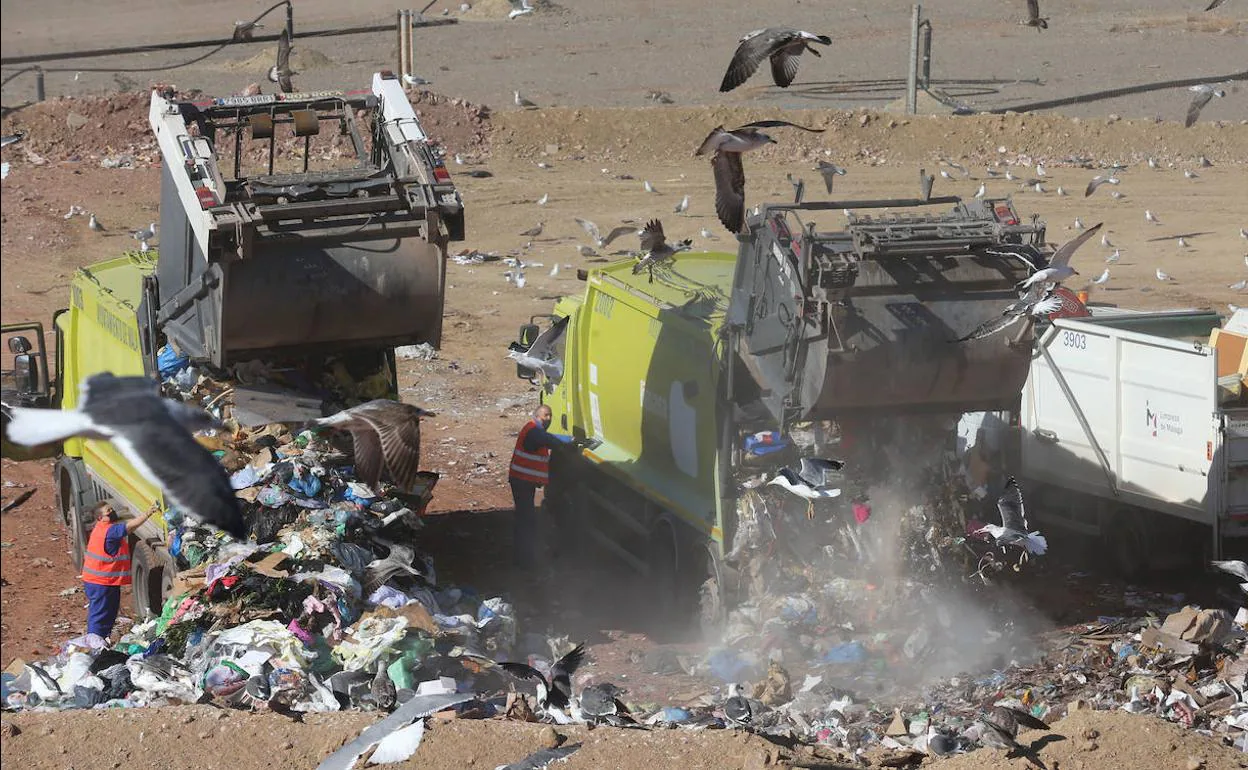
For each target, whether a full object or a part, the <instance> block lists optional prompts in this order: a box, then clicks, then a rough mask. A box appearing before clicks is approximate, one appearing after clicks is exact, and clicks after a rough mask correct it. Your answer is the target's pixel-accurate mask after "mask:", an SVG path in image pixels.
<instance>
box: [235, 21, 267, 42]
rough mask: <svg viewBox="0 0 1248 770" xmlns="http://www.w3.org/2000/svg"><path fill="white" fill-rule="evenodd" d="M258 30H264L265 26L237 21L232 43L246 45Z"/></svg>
mask: <svg viewBox="0 0 1248 770" xmlns="http://www.w3.org/2000/svg"><path fill="white" fill-rule="evenodd" d="M257 29H264V25H263V24H261V23H259V22H255V21H236V22H234V34H233V36H232V37H231V38H230V42H231V43H246V42H248V41H249V40H251V38H252V36H253V35H255V33H256V30H257Z"/></svg>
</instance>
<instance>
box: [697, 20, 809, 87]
mask: <svg viewBox="0 0 1248 770" xmlns="http://www.w3.org/2000/svg"><path fill="white" fill-rule="evenodd" d="M738 42H739V44H738V45H737V51H736V53H735V54H733V56H732V62H731V63H730V64H729V65H728V71H727V72H725V73H724V80H723V82H722V83H720V84H719V90H720V92H727V91H731V90H732V89H734V88H736V87H737V86H739V85H741V84H742V83H744V82H745V81H746V80H749V79H750V77H751V76H752V75H753V74H754V73H755V72H757V71H758V65H760V64H762V62H763V59H769V60H770V61H771V78H772V80H774V81H775V83H776V85H778V86H780V87H781V88H788V87H789V85H790V84H792V83H793V78H795V77H797V65H798V62H799V57H800V56H801V55H802V54H803V53H805V52H806V51H809V52H810V53H812V54H814V55H815V56H820V53H819V51H817V50H816V49H815V48H814V47H813V46H812V45H811V44H812V43H819V44H820V45H832V38H830V37H828V36H827V35H816V34H813V33H811V32H803V31H802V30H800V29H793V28H792V27H768V28H766V29H759V30H755V31H753V32H750V33H749V34H747V35H746V36H744V37H742V38H741V40H740V41H738Z"/></svg>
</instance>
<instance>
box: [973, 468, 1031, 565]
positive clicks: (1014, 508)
mask: <svg viewBox="0 0 1248 770" xmlns="http://www.w3.org/2000/svg"><path fill="white" fill-rule="evenodd" d="M997 510H998V511H1000V513H1001V524H999V525H998V524H985V525H984V526H982V527H980V528H979V529H977V530H975V534H977V535H982V534H986V535H989V536H991V537H992V540H993V543H994V544H996V545H998V546H1006V545H1016V546H1018V547H1019V548H1022V549H1023V551H1024V553H1026V554H1034V555H1036V556H1043V555H1044V552H1045V551H1047V550H1048V548H1049V545H1048V542H1047V541H1046V540H1045V539H1044V536H1042V535H1041V534H1040V533H1039V532H1028V531H1027V515H1026V511H1025V510H1024V506H1023V491H1022V490H1021V489H1019V486H1018V481H1017V480H1015V478H1014V477H1013V476H1010V477H1009V479H1007V480H1006V482H1005V491H1004V492H1002V493H1001V496H1000V497H998V498H997Z"/></svg>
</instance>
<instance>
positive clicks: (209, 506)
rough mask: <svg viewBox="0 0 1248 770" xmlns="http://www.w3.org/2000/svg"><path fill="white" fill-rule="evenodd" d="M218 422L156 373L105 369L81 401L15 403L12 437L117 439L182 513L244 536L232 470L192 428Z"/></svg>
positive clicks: (30, 441)
mask: <svg viewBox="0 0 1248 770" xmlns="http://www.w3.org/2000/svg"><path fill="white" fill-rule="evenodd" d="M217 427H220V426H219V425H218V424H217V422H216V421H215V420H214V419H213V418H212V417H211V416H210V415H209V414H208V413H207V412H205V411H204V410H202V409H197V408H195V407H193V406H190V405H187V404H183V403H182V402H181V401H175V400H173V399H167V398H161V396H160V385H159V383H157V382H156V381H155V380H153V379H149V378H147V377H117V376H115V375H113V374H111V373H109V372H102V373H100V374H93V375H91V376H90V377H88V378H87V379H86V380H84V381H83V383H82V385H81V388H80V391H79V406H78V408H77V409H64V410H61V409H28V408H25V407H13V408H12V412H11V421H10V422H9V440H10V441H13V442H14V443H16V444H21V445H23V446H38V445H41V444H50V443H52V442H56V441H64V440H65V439H68V438H72V437H75V436H78V437H81V438H88V439H95V440H98V441H109V442H112V444H113V446H115V447H116V448H117V451H119V452H121V454H122V456H123V457H125V458H126V459H127V460H129V461H130V464H131V465H133V466H134V468H135V470H137V471H138V472H139V473H140V474H141V475H142V476H143V477H144V478H145V479H147V480H148V481H150V482H151V483H152V484H154V485H156V486H157V487H159V488H160V489H162V490H163V491H164V493H165V495H166V496H167V497H168V499H169V501H170V502H171V503H173V505H174V506H176V507H177V508H178V509H179V510H180V511H182V513H184V514H186V515H187V516H189V517H191V518H193V519H196V520H198V521H201V522H204V523H206V524H211V525H213V526H215V527H218V528H220V529H222V530H225V531H226V532H228V533H230V534H231V535H233V536H234V537H236V538H239V539H242V538H243V537H245V535H246V531H247V529H246V525H245V524H244V523H243V514H242V510H241V509H240V507H239V502H238V499H237V498H236V497H234V490H233V488H231V486H230V477H229V475H227V474H226V472H225V469H224V468H222V467H221V464H220V463H218V462H217V459H216V458H215V457H213V456H212V453H210V452H209V451H208V450H207V449H205V448H204V447H203V446H201V445H200V444H199V442H197V441H196V440H195V437H194V436H193V435H192V432H195V431H201V430H207V429H210V428H217Z"/></svg>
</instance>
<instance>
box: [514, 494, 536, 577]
mask: <svg viewBox="0 0 1248 770" xmlns="http://www.w3.org/2000/svg"><path fill="white" fill-rule="evenodd" d="M509 481H510V482H511V499H512V500H513V501H515V504H516V514H515V516H514V517H513V518H512V535H511V544H512V549H513V550H512V553H513V556H512V558H513V559H514V560H515V564H516V566H517V567H519V568H521V569H528V568H530V567H534V566H536V565H537V542H538V535H537V527H538V521H537V505H536V502H535V501H536V499H537V485H536V484H534V483H533V482H531V481H522V480H520V479H509Z"/></svg>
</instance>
